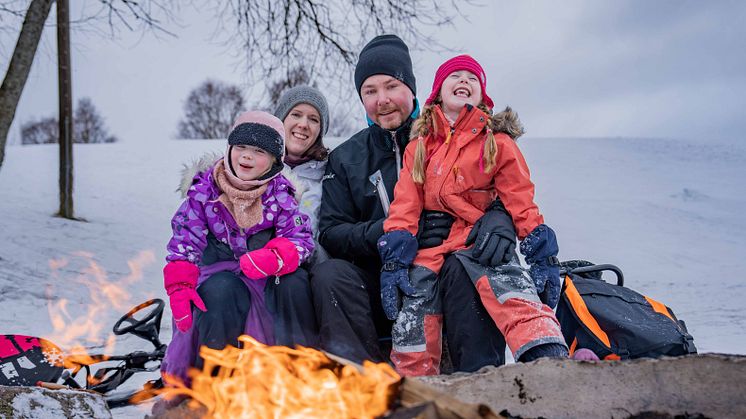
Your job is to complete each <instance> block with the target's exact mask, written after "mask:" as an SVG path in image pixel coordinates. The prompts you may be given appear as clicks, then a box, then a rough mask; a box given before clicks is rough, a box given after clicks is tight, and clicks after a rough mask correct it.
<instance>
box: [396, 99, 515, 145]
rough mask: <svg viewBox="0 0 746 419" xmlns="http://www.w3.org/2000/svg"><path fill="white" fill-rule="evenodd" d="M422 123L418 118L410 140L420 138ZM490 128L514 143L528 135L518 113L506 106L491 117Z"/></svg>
mask: <svg viewBox="0 0 746 419" xmlns="http://www.w3.org/2000/svg"><path fill="white" fill-rule="evenodd" d="M422 123H423V120H422V117H420V118H417V120H416V121H415V122H414V125H413V126H412V131H411V132H410V135H409V138H410V140H414V139H416V138H417V137H418V136H419V132H420V124H422ZM489 127H490V128H491V129H492V132H495V133H498V132H503V133H505V134H508V136H509V137H510V138H512V139H513V140H514V141H515V140H517V139H518V137H520V136H521V135H523V134H525V133H526V130H525V129H524V128H523V124H522V123H521V120H520V118H518V113H517V112H516V111H514V110H513V108H511V107H510V106H506V107H505V109H504V110H502V111H501V112H498V113H496V114H494V115H492V117H490V121H489Z"/></svg>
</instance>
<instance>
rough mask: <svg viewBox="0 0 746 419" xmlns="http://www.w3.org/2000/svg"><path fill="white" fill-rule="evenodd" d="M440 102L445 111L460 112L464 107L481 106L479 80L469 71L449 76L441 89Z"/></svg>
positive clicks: (460, 71) (455, 72)
mask: <svg viewBox="0 0 746 419" xmlns="http://www.w3.org/2000/svg"><path fill="white" fill-rule="evenodd" d="M440 100H441V103H442V104H443V107H444V108H446V109H445V110H447V111H451V112H454V111H455V112H456V113H458V112H460V111H461V108H463V107H464V105H467V104H469V105H472V106H479V104H480V103H482V86H481V85H480V84H479V78H477V76H476V75H475V74H474V73H472V72H470V71H467V70H458V71H454V72H453V73H451V74H449V75H448V77H446V79H445V80H444V81H443V85H442V86H441V87H440Z"/></svg>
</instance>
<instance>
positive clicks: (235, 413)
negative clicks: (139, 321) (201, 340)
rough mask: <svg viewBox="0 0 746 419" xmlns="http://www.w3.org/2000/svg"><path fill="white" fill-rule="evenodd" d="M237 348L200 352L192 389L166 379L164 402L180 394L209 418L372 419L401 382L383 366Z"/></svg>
mask: <svg viewBox="0 0 746 419" xmlns="http://www.w3.org/2000/svg"><path fill="white" fill-rule="evenodd" d="M239 340H240V342H241V343H242V345H243V347H242V348H240V349H239V348H235V347H226V348H225V349H223V350H213V349H209V348H205V347H203V348H202V349H201V351H200V354H201V355H202V357H203V359H204V360H205V363H204V368H203V369H202V370H201V371H197V370H193V371H192V373H191V374H190V378H191V379H192V387H191V388H187V387H185V386H183V385H182V384H181V383H179V382H178V381H175V380H173V379H167V382H168V383H169V384H171V385H174V386H175V387H171V388H167V389H165V390H164V393H165V395H166V396H167V397H172V396H175V395H178V394H184V395H187V396H189V397H191V398H192V399H193V400H195V401H197V402H199V403H200V404H202V405H203V406H205V407H206V408H207V412H208V415H210V416H211V417H214V418H235V417H252V418H287V417H297V418H311V417H355V418H373V417H376V416H381V415H383V414H384V413H385V412H386V411H387V410H388V409H389V405H390V403H391V401H392V397H393V396H394V392H395V390H396V385H397V384H398V383H399V381H400V377H399V375H398V374H396V372H395V371H394V370H393V369H392V368H391V367H390V366H389V365H388V364H385V363H382V364H374V363H372V362H367V361H366V362H365V364H364V365H363V366H362V370H358V368H356V367H355V366H353V365H342V364H341V363H338V362H336V361H333V360H332V359H330V358H329V357H328V356H327V355H325V354H324V353H322V352H319V351H317V350H314V349H310V348H303V347H299V348H297V349H292V348H287V347H284V346H267V345H264V344H262V343H259V342H258V341H256V340H254V339H253V338H251V337H249V336H241V337H240V338H239Z"/></svg>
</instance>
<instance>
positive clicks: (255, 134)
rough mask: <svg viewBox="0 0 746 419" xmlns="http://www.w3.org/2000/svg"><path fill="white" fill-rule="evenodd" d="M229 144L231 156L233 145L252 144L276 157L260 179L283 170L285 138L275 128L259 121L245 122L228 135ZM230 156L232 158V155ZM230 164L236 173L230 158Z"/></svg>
mask: <svg viewBox="0 0 746 419" xmlns="http://www.w3.org/2000/svg"><path fill="white" fill-rule="evenodd" d="M228 145H229V146H230V148H229V156H230V153H231V152H232V150H233V146H236V145H251V146H254V147H259V148H261V149H262V150H264V151H266V152H267V153H269V154H271V155H272V156H273V157H274V158H275V161H274V163H273V164H272V167H271V168H270V170H269V172H267V173H265V174H264V175H263V176H262V177H260V178H259V180H264V179H268V178H271V177H273V176H274V175H275V174H277V173H279V172H280V171H282V168H283V163H282V158H283V155H284V154H285V140H284V139H283V137H282V135H280V133H279V132H278V131H277V130H276V129H274V128H271V127H269V126H267V125H264V124H261V123H258V122H244V123H242V124H239V125H237V126H236V127H235V128H233V131H231V133H230V135H229V136H228ZM228 158H229V159H230V157H228ZM229 164H230V169H231V171H233V174H234V175H235V174H236V173H235V169H234V168H233V165H232V163H231V162H230V160H229Z"/></svg>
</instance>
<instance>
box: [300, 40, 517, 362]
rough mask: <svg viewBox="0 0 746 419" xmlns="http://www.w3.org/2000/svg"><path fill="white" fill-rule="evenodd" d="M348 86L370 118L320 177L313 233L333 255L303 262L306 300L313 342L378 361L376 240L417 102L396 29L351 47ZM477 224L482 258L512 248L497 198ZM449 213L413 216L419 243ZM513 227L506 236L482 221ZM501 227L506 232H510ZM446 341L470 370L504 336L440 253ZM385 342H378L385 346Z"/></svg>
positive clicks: (432, 236) (381, 330)
mask: <svg viewBox="0 0 746 419" xmlns="http://www.w3.org/2000/svg"><path fill="white" fill-rule="evenodd" d="M355 87H356V89H357V92H358V94H359V96H360V99H361V101H362V103H363V106H364V108H365V112H366V114H367V117H368V123H369V126H368V128H366V129H363V130H362V131H360V132H358V133H357V134H355V135H354V136H352V137H351V138H350V139H349V140H347V141H346V142H344V143H343V144H342V145H340V146H339V147H337V148H336V149H335V150H334V151H332V153H331V154H330V155H329V163H328V164H327V172H326V175H325V176H324V180H323V182H322V185H323V193H322V198H321V210H320V214H319V241H320V243H321V244H322V245H323V246H324V248H325V249H326V250H327V251H328V252H329V254H330V255H331V256H332V257H333V258H334V259H330V260H328V261H326V262H324V263H321V264H319V265H316V266H315V267H314V268H313V269H312V278H313V279H312V288H313V293H314V305H315V307H316V314H317V319H318V322H319V326H320V343H321V347H322V348H324V349H326V350H328V351H330V352H332V353H335V354H337V355H340V356H343V357H345V358H348V359H351V360H353V361H356V362H360V361H362V360H364V359H369V360H373V361H378V362H380V361H384V360H386V359H387V358H388V357H387V354H385V353H384V351H383V350H382V345H381V343H382V342H385V338H386V337H388V336H390V334H391V325H392V322H391V321H389V320H387V319H386V316H385V315H384V313H383V309H382V306H381V295H380V294H381V290H380V279H379V276H380V272H381V267H382V265H381V262H380V257H379V255H378V250H377V248H376V242H377V240H378V239H379V238H380V236H381V235H382V234H383V221H384V219H385V218H386V216H387V211H388V204H389V202H390V199H392V198H393V196H394V195H393V191H394V185H395V184H396V181H397V179H398V176H399V171H400V169H401V160H402V155H403V152H404V148H405V147H406V145H407V143H408V142H409V135H410V129H411V125H412V122H413V120H414V118H416V117H417V114H418V111H419V107H418V103H417V100H416V98H415V95H416V83H415V77H414V74H413V72H412V61H411V58H410V55H409V49H408V48H407V46H406V44H404V42H403V41H402V40H401V39H399V38H398V37H397V36H395V35H382V36H378V37H376V38H374V39H373V40H371V41H370V42H369V43H368V44H367V45H366V46H365V47H364V48H363V50H362V51H361V52H360V57H359V61H358V64H357V66H356V68H355ZM496 204H498V205H493V207H494V209H493V210H490V211H488V212H487V213H486V214H485V217H490V220H491V221H490V222H485V223H481V224H482V225H483V226H484V227H483V230H482V229H480V230H479V232H478V236H479V238H478V239H477V242H478V243H480V242H481V243H482V249H485V251H484V255H485V256H486V257H487V259H490V258H492V259H494V260H496V261H500V262H501V261H502V260H503V259H504V257H505V254H506V253H508V252H514V243H515V230H514V228H513V225H512V221H511V219H510V216H509V215H508V214H507V213H506V212H505V210H504V209H503V208H502V206H501V205H499V201H497V202H496ZM452 222H453V219H452V218H451V217H450V215H448V214H445V213H435V212H427V211H426V212H425V213H423V215H422V219H421V220H420V228H419V230H420V231H419V233H418V242H419V246H420V248H425V247H434V246H437V245H439V244H440V243H441V242H442V240H443V239H444V238H446V237H447V236H448V233H449V231H450V224H451V223H452ZM493 228H494V229H500V228H501V229H502V230H501V231H505V229H508V230H509V231H512V237H513V238H512V246H510V244H511V243H510V240H508V242H506V238H504V237H503V236H500V235H497V234H491V233H493V231H492V230H491V229H493ZM509 235H510V234H509ZM438 280H439V281H438V282H439V291H438V292H439V299H440V301H441V302H442V309H443V318H444V326H445V331H446V341H447V344H448V350H449V353H450V358H451V362H452V365H453V368H454V370H456V371H476V370H477V369H479V368H481V367H483V366H485V365H500V364H502V363H503V362H504V360H503V354H504V350H505V349H504V348H505V341H504V340H503V338H502V335H501V334H500V332H499V331H498V329H497V327H496V326H495V324H494V323H493V322H492V320H491V319H490V316H489V315H488V313H487V312H486V310H485V309H484V307H483V305H482V304H481V302H480V300H479V296H478V294H477V292H476V290H475V288H474V286H473V285H472V282H471V280H470V279H469V276H468V274H467V273H466V271H465V270H464V268H463V266H462V265H461V263H460V262H459V261H458V260H457V259H456V257H454V256H450V257H448V258H447V259H446V262H445V264H444V265H443V268H442V270H441V273H440V275H439V277H438ZM384 347H385V345H384Z"/></svg>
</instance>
